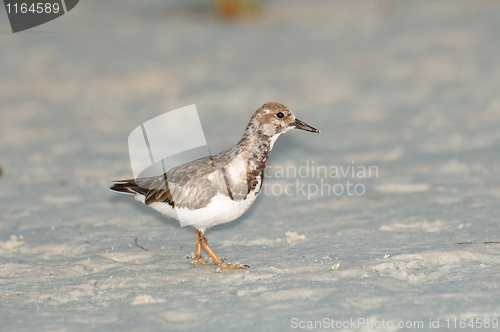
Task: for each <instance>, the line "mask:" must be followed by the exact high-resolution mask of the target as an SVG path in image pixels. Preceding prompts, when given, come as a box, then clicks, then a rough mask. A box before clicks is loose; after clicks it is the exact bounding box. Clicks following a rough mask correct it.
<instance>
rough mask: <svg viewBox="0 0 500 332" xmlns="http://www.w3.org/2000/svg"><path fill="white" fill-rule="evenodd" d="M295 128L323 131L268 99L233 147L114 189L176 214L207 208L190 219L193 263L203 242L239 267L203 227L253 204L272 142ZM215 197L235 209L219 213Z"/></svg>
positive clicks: (118, 184) (227, 219)
mask: <svg viewBox="0 0 500 332" xmlns="http://www.w3.org/2000/svg"><path fill="white" fill-rule="evenodd" d="M293 128H297V129H302V130H306V131H311V132H319V131H318V130H317V129H315V128H313V127H311V126H309V125H307V124H305V123H304V122H302V121H300V120H298V119H296V118H295V116H294V115H293V113H292V112H291V111H290V110H289V109H288V107H286V106H285V105H283V104H279V103H267V104H264V105H263V106H262V107H260V108H259V109H258V110H257V111H256V112H255V113H254V114H253V116H252V118H251V119H250V122H249V123H248V125H247V127H246V129H245V133H244V135H243V137H242V138H241V140H240V141H239V142H238V143H237V144H236V145H235V146H234V147H233V148H231V149H228V150H225V151H222V152H220V153H218V154H216V155H214V156H208V157H203V158H200V159H197V160H194V161H191V162H188V163H185V164H182V165H179V166H177V167H174V168H172V169H170V170H169V171H167V172H166V173H165V174H163V175H161V176H155V177H148V178H139V179H129V180H122V181H115V184H114V185H113V186H112V187H111V190H114V191H117V192H122V193H127V194H135V195H136V198H138V197H139V198H141V200H143V201H144V203H145V204H147V205H150V206H152V207H153V208H155V209H157V210H158V211H160V212H162V213H164V214H166V215H168V216H171V217H174V218H177V215H176V214H175V213H171V211H172V210H176V209H181V210H182V211H193V213H197V212H200V211H207V212H206V216H205V215H203V217H204V219H203V220H201V221H200V222H199V223H198V222H195V221H193V222H192V223H191V225H192V226H194V227H195V228H196V229H197V230H198V231H197V232H198V233H197V239H198V246H197V253H196V257H195V261H194V263H200V262H201V261H202V260H200V257H201V246H203V247H204V248H205V249H206V250H207V251H208V252H209V253H210V255H211V256H212V258H213V259H214V261H215V262H216V263H217V265H218V266H219V267H223V268H235V267H234V266H233V267H230V264H225V263H222V261H221V260H219V259H218V258H217V256H215V254H213V252H212V251H211V249H210V248H209V247H208V243H207V242H206V239H205V237H204V236H203V233H204V232H205V230H206V229H207V228H209V227H212V226H214V225H217V224H220V223H226V222H230V221H232V220H234V219H236V218H237V217H239V216H240V215H241V214H242V213H244V212H245V211H246V210H247V209H248V208H249V207H250V205H251V204H252V203H253V201H254V200H255V198H256V196H257V195H258V193H259V191H260V189H261V187H262V183H263V180H264V170H265V168H266V165H267V162H268V160H269V153H270V152H271V150H272V148H273V145H274V142H275V141H276V139H277V138H278V137H279V136H280V135H281V134H282V133H285V132H286V131H288V130H290V129H293ZM224 197H225V198H224ZM249 197H250V198H249ZM215 198H217V199H218V203H217V204H220V202H221V200H225V201H224V202H226V203H223V204H225V205H226V206H233V209H235V212H234V213H231V211H229V212H228V211H224V213H222V212H221V214H220V216H218V215H217V211H214V210H213V209H211V208H210V206H211V205H212V204H215V203H214V199H215ZM231 202H232V203H231ZM158 203H160V204H159V205H158ZM214 206H215V205H214ZM217 206H219V205H217ZM178 211H180V210H178ZM193 215H194V214H193ZM196 215H198V214H196ZM205 217H206V218H205ZM207 247H208V248H207ZM198 256H199V257H198Z"/></svg>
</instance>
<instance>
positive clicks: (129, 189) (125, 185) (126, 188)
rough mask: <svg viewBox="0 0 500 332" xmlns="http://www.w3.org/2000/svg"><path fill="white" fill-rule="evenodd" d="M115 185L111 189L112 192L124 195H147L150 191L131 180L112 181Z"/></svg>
mask: <svg viewBox="0 0 500 332" xmlns="http://www.w3.org/2000/svg"><path fill="white" fill-rule="evenodd" d="M112 182H113V183H114V184H113V185H112V186H111V187H110V188H109V189H110V190H113V191H116V192H119V193H123V194H130V195H136V194H142V195H146V194H147V192H148V189H145V188H141V187H140V186H138V185H137V183H136V182H135V180H134V179H130V180H120V181H112Z"/></svg>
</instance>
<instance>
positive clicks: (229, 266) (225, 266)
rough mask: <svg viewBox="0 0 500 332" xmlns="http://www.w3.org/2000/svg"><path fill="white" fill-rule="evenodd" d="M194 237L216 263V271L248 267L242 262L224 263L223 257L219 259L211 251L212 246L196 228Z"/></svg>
mask: <svg viewBox="0 0 500 332" xmlns="http://www.w3.org/2000/svg"><path fill="white" fill-rule="evenodd" d="M196 239H199V240H198V241H199V242H198V243H201V245H202V246H203V248H204V249H205V250H206V251H207V252H208V254H209V255H210V257H212V259H213V261H214V263H215V264H216V265H217V268H218V269H217V271H218V272H220V269H246V268H249V267H250V266H248V265H244V264H237V265H233V264H229V263H224V259H220V258H219V257H217V255H216V254H215V253H214V252H213V250H212V248H210V246H209V245H208V241H207V238H206V237H205V236H204V235H203V233H202V232H200V231H198V230H196Z"/></svg>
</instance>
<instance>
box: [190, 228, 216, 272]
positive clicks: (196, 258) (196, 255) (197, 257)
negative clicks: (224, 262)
mask: <svg viewBox="0 0 500 332" xmlns="http://www.w3.org/2000/svg"><path fill="white" fill-rule="evenodd" d="M200 234H201V233H200V232H199V231H198V230H196V252H193V253H191V255H189V256H188V257H187V258H193V266H196V264H203V265H213V264H214V263H212V262H209V259H210V258H203V256H201V237H200Z"/></svg>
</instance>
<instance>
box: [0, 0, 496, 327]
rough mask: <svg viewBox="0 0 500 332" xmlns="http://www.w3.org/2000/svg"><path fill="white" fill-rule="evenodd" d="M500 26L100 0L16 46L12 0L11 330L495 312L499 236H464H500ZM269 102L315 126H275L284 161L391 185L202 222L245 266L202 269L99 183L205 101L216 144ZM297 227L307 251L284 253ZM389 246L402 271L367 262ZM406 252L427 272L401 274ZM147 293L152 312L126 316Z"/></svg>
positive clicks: (279, 160) (175, 235)
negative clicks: (157, 123)
mask: <svg viewBox="0 0 500 332" xmlns="http://www.w3.org/2000/svg"><path fill="white" fill-rule="evenodd" d="M499 17H500V2H499V1H495V0H475V1H469V0H449V1H447V0H442V1H431V0H429V1H427V0H421V1H410V0H372V1H358V0H349V1H347V0H343V1H340V0H339V1H326V0H307V1H305V0H286V1H285V0H216V1H209V0H183V1H178V0H149V1H140V2H138V1H129V0H120V1H118V0H108V1H88V0H87V1H80V2H79V4H78V5H77V6H76V7H75V8H74V9H73V10H72V11H70V12H69V13H67V14H66V15H63V16H62V17H60V18H58V19H56V20H54V21H51V22H49V23H47V24H44V25H41V26H38V27H36V28H33V29H30V30H26V31H24V32H19V33H16V34H12V32H11V31H10V26H9V24H8V19H7V15H6V12H5V9H4V7H2V8H1V9H0V45H1V47H0V170H1V171H0V306H1V307H2V313H1V314H0V319H1V321H2V323H3V325H4V326H6V327H8V330H9V331H21V330H27V329H29V328H33V327H35V326H44V328H46V329H47V330H58V331H64V330H67V329H69V328H71V330H72V331H75V330H79V329H82V330H85V329H86V328H88V327H89V326H90V327H92V328H93V330H108V331H111V330H118V329H120V330H139V329H141V331H144V330H157V329H160V328H162V329H167V330H168V329H182V328H186V329H192V328H204V329H211V328H214V327H217V328H218V329H219V330H224V329H229V330H230V329H233V330H234V329H236V328H241V329H242V330H252V329H255V328H257V327H258V328H260V329H262V330H273V331H276V330H286V329H287V328H289V327H290V319H291V317H292V316H293V315H295V316H297V315H302V316H303V317H302V319H307V318H309V319H313V318H318V317H319V318H323V316H332V315H336V317H331V318H332V319H335V318H346V319H347V318H349V317H357V316H356V315H359V316H363V317H368V316H373V317H377V318H380V319H382V318H385V319H386V320H387V319H391V318H393V319H404V318H409V319H416V318H418V319H424V320H425V321H426V322H427V321H428V318H429V317H433V318H437V317H438V316H439V317H441V318H443V319H444V318H446V317H452V316H453V315H455V316H456V317H462V316H461V315H465V316H466V317H478V315H479V316H480V315H483V316H488V317H494V316H495V315H497V317H498V316H500V314H499V312H500V307H499V306H498V303H497V302H496V301H495V300H494V294H495V293H498V281H499V280H498V278H499V274H498V269H496V268H495V267H498V264H499V263H500V260H499V258H498V257H499V255H500V252H499V249H498V244H496V245H495V244H490V245H466V246H462V247H460V246H458V247H457V245H456V243H458V242H467V241H469V242H479V243H482V242H495V241H499V234H500V232H499V231H500V229H499V226H498V215H500V211H499V208H498V206H499V204H498V200H499V198H500V188H499V184H500V176H499V175H500V164H499V160H500V159H499V156H500V131H499V128H500V94H499V92H500V34H499V33H498V31H500V20H499ZM269 101H276V102H280V103H283V104H285V105H287V106H289V107H290V108H291V109H292V110H293V112H294V113H295V114H296V116H297V117H298V118H299V119H301V120H303V121H305V122H306V123H308V124H310V125H312V126H314V127H317V128H318V129H320V130H321V135H312V134H308V133H303V132H295V131H292V132H289V133H287V134H286V135H284V136H282V137H281V138H280V140H279V141H278V142H277V143H276V145H275V148H274V150H273V153H272V155H271V161H270V165H272V166H273V165H274V166H276V165H294V166H296V167H299V166H301V165H305V164H306V161H314V162H315V164H316V165H327V166H330V165H338V166H341V165H344V166H348V165H351V164H353V163H355V164H356V165H366V166H370V165H374V166H377V167H378V169H379V176H378V177H377V178H371V179H364V180H362V181H363V184H364V185H365V186H366V195H364V196H363V197H348V196H345V195H344V196H342V197H339V196H317V197H314V198H313V199H311V200H307V199H305V197H304V196H300V195H296V196H293V197H288V196H285V195H279V196H268V197H265V196H264V197H261V198H260V199H259V200H257V203H256V204H255V206H254V207H253V208H252V209H251V211H250V212H249V213H247V214H246V215H245V216H244V217H242V218H241V219H240V220H238V221H235V222H233V223H230V224H229V225H225V226H219V227H218V228H217V227H216V228H214V229H213V230H209V231H208V232H207V238H208V240H209V242H210V243H211V245H212V248H214V250H215V251H216V253H218V254H219V255H222V256H228V257H229V258H230V260H233V261H234V260H235V259H238V260H240V261H242V262H244V263H247V264H249V265H250V266H252V270H250V271H244V272H236V273H231V272H230V273H223V274H222V275H214V273H215V272H214V270H213V269H211V268H197V269H191V268H190V266H189V265H190V262H189V261H187V260H186V259H185V258H184V257H185V255H187V254H189V253H190V252H191V251H192V250H194V245H195V236H194V230H192V229H188V227H185V228H180V227H179V225H178V224H177V223H176V222H175V223H174V222H168V221H165V220H164V219H163V218H161V216H158V215H157V214H155V213H154V211H149V210H148V209H145V208H143V207H140V206H138V205H137V204H135V203H134V201H133V200H132V198H131V197H122V196H120V197H116V195H115V194H112V193H110V192H108V191H107V187H108V186H109V181H110V180H113V179H121V178H129V177H131V174H132V172H131V169H130V164H129V157H128V148H127V137H128V134H129V133H130V132H131V131H132V130H133V129H134V128H135V127H137V126H138V125H139V124H141V123H143V122H144V121H147V120H149V119H151V118H153V117H155V116H157V115H160V114H163V113H164V112H167V111H170V110H174V109H177V108H180V107H183V106H186V105H190V104H196V106H197V108H198V111H199V114H200V117H201V122H202V125H203V129H204V131H205V136H206V137H207V141H208V143H209V145H210V146H213V147H215V148H214V149H215V150H217V149H218V148H217V147H218V146H227V144H229V143H233V144H234V143H236V142H237V141H238V140H239V139H240V137H241V135H242V134H243V130H244V128H245V126H246V124H247V122H248V120H249V119H250V117H251V115H252V114H253V112H254V111H255V110H256V109H257V108H259V107H260V106H261V105H262V104H263V103H265V102H269ZM214 152H216V151H214ZM269 181H270V183H278V182H279V181H282V182H281V183H286V182H292V181H293V180H292V179H281V180H278V179H270V180H269ZM273 181H274V182H273ZM311 181H317V179H313V180H311ZM289 230H290V231H295V232H298V234H305V236H306V240H304V241H302V242H300V243H297V244H295V245H293V246H292V245H290V246H282V245H281V244H279V243H281V242H279V241H275V239H276V238H280V237H281V238H282V237H283V236H284V233H285V232H286V231H289ZM12 236H14V238H13V237H12ZM135 238H139V239H140V243H141V245H142V246H144V247H146V248H148V249H149V251H148V252H146V251H144V250H142V249H140V248H138V247H137V246H135V245H134V239H135ZM111 248H113V249H111ZM173 248H175V249H173ZM179 248H181V249H179ZM182 248H184V249H182ZM186 248H189V249H186ZM130 250H133V252H132V253H130ZM456 250H461V251H456ZM463 250H465V251H463ZM114 251H118V252H119V253H118V254H116V255H115V256H113V254H112V252H114ZM422 252H425V253H426V254H422ZM429 252H430V254H429ZM443 253H448V256H447V257H452V258H450V260H446V259H442V255H443ZM387 254H390V256H391V258H388V259H389V260H391V259H392V258H393V257H399V258H394V259H395V260H394V261H390V262H391V264H392V263H393V265H392V266H400V267H399V268H398V271H396V270H394V268H392V270H391V268H389V267H387V266H386V267H387V269H388V271H389V272H387V271H386V272H380V268H378V267H377V268H375V267H374V266H378V264H380V263H381V262H378V260H381V259H382V257H384V256H385V255H387ZM414 254H415V255H416V254H421V256H419V257H420V258H415V257H414V259H416V260H417V261H419V262H420V263H419V264H420V265H419V266H420V267H419V268H418V269H413V268H410V267H405V266H406V265H398V264H399V263H400V262H407V261H406V259H409V258H408V257H406V256H405V257H406V258H405V257H400V256H398V255H414ZM120 255H121V256H120ZM134 255H135V256H134ZM426 255H427V256H426ZM429 255H430V256H429ZM471 255H472V256H471ZM325 257H328V259H330V260H328V259H326V258H325ZM89 261H91V262H92V263H89ZM330 261H331V262H330ZM320 262H321V264H320ZM323 262H325V264H323ZM336 262H340V269H339V270H338V272H337V271H332V270H331V266H330V265H332V264H333V263H336ZM429 262H432V263H429ZM330 263H331V264H330ZM327 264H330V265H328V266H327ZM478 264H483V267H484V268H482V267H481V268H479V267H478ZM489 267H492V268H489ZM342 268H344V269H345V270H344V271H342ZM285 269H286V271H285ZM478 269H479V270H478ZM403 272H404V273H403ZM405 273H406V274H405ZM332 274H333V275H332ZM110 276H111V277H113V278H114V279H110ZM207 280H210V282H207ZM143 295H149V296H153V300H154V301H156V302H157V303H155V304H154V305H153V304H145V305H144V306H140V305H138V306H134V305H132V303H134V301H136V300H137V297H138V296H143ZM497 295H498V294H497ZM464 298H465V299H466V300H464ZM140 299H141V298H139V300H138V301H139V302H137V303H139V304H140V302H141V300H140ZM208 302H209V303H211V305H210V307H207V303H208ZM137 303H136V304H137ZM61 304H65V306H64V307H63V306H61ZM28 315H33V317H34V319H33V321H31V322H25V318H26V316H28ZM467 315H468V316H467ZM465 316H464V317H465ZM236 317H237V318H236ZM39 324H41V325H39Z"/></svg>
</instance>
